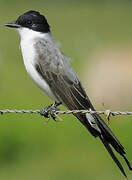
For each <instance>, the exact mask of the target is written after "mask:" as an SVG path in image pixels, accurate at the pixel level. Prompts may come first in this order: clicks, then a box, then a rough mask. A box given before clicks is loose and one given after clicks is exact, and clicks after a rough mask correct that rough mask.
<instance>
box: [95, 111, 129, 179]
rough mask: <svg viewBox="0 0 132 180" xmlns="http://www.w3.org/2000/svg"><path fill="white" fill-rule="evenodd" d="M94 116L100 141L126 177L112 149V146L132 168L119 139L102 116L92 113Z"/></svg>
mask: <svg viewBox="0 0 132 180" xmlns="http://www.w3.org/2000/svg"><path fill="white" fill-rule="evenodd" d="M94 118H95V119H96V122H97V124H98V126H99V128H100V130H101V134H100V135H99V137H100V139H101V141H102V143H103V144H104V146H105V148H106V149H107V151H108V152H109V154H110V155H111V157H112V159H113V160H114V162H115V163H116V164H117V166H118V167H119V169H120V170H121V172H122V173H123V175H124V176H125V177H126V178H127V175H126V173H125V171H124V169H123V167H122V165H121V163H120V162H119V160H118V159H117V157H116V156H115V154H114V152H113V150H112V147H113V148H114V149H115V150H116V151H117V152H118V153H119V154H120V155H121V156H122V157H123V158H124V160H125V162H126V164H127V165H128V167H129V169H130V170H132V166H131V164H130V162H129V161H128V159H127V158H126V156H125V151H124V147H123V146H122V145H121V143H120V142H119V140H118V139H117V138H116V137H115V135H114V134H113V133H112V131H111V130H110V128H109V127H108V126H107V125H106V123H105V122H104V121H103V120H102V118H101V117H100V116H99V115H97V114H94Z"/></svg>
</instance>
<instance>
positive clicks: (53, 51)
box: [5, 10, 132, 177]
mask: <svg viewBox="0 0 132 180" xmlns="http://www.w3.org/2000/svg"><path fill="white" fill-rule="evenodd" d="M5 25H6V26H8V27H11V28H15V29H16V30H17V31H18V32H19V34H20V37H21V43H20V47H21V51H22V55H23V60H24V64H25V67H26V70H27V72H28V74H29V75H30V77H31V78H32V79H33V80H34V81H35V83H36V84H37V85H38V86H39V87H40V88H41V89H42V91H43V92H44V93H45V94H47V95H48V96H49V97H50V98H51V99H53V100H55V101H56V102H57V103H59V104H60V103H62V104H63V105H64V106H66V107H67V108H68V109H69V110H80V109H81V110H82V109H84V110H95V109H94V107H93V105H92V104H91V102H90V100H89V98H88V96H87V94H86V92H85V90H84V88H83V86H82V84H81V82H80V79H79V78H78V76H77V74H76V73H75V71H74V70H73V69H72V67H71V66H70V64H69V62H68V57H67V56H65V55H64V54H63V53H62V52H61V51H60V50H59V48H58V47H57V45H56V43H55V42H54V40H53V39H52V35H51V31H50V26H49V24H48V22H47V20H46V18H45V17H44V16H43V15H41V14H40V13H39V12H37V11H32V10H31V11H28V12H26V13H24V14H22V15H21V16H19V17H18V19H17V20H16V21H15V22H13V23H8V24H5ZM74 116H76V117H77V118H78V119H79V121H80V122H81V123H82V124H83V125H84V126H85V127H86V128H87V129H88V131H89V132H90V133H91V134H92V135H93V136H94V137H99V138H100V140H101V141H102V143H103V144H104V146H105V148H106V149H107V151H108V152H109V154H110V155H111V157H112V159H113V160H114V162H115V163H116V165H117V166H118V167H119V169H120V170H121V172H122V173H123V174H124V176H125V177H127V175H126V173H125V171H124V169H123V167H122V165H121V163H120V162H119V160H118V159H117V157H116V156H115V154H114V152H113V149H115V150H116V151H117V152H118V153H119V154H120V155H121V156H122V157H123V158H124V160H125V162H126V163H127V165H128V167H129V169H130V170H132V166H131V165H130V163H129V161H128V160H127V158H126V157H125V150H124V147H123V146H122V145H121V144H120V142H119V140H118V139H117V138H116V137H115V135H114V134H113V133H112V131H111V130H110V128H109V127H108V126H107V125H106V123H105V122H104V121H103V120H102V118H101V117H100V116H99V115H97V114H89V113H87V114H81V113H78V114H74Z"/></svg>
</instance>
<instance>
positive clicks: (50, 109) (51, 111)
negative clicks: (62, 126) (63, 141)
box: [40, 102, 61, 122]
mask: <svg viewBox="0 0 132 180" xmlns="http://www.w3.org/2000/svg"><path fill="white" fill-rule="evenodd" d="M60 104H61V103H56V102H55V103H53V104H51V105H49V106H46V107H45V108H43V109H42V110H41V111H40V115H42V116H44V117H45V118H48V120H47V122H48V121H49V119H50V117H51V118H52V119H53V120H54V121H56V117H57V116H56V113H55V112H56V111H59V109H58V108H57V106H59V105H60Z"/></svg>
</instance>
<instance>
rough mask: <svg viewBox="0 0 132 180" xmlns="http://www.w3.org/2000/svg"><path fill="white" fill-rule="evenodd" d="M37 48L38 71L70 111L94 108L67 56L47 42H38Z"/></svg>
mask: <svg viewBox="0 0 132 180" xmlns="http://www.w3.org/2000/svg"><path fill="white" fill-rule="evenodd" d="M40 46H41V48H40ZM35 48H36V49H37V54H38V55H37V57H36V59H37V61H36V70H37V71H38V73H39V74H40V75H41V77H42V78H44V79H45V81H46V82H47V84H48V85H49V86H50V88H51V90H52V92H53V93H54V95H55V97H56V98H57V99H58V100H59V101H61V102H62V103H63V104H64V105H65V106H66V107H67V108H68V109H70V110H72V109H89V108H92V105H91V103H90V101H89V99H88V97H87V95H86V93H85V91H84V89H83V87H82V85H81V83H80V80H79V78H78V77H77V75H76V73H75V72H74V70H73V69H72V68H71V66H70V65H69V63H68V61H67V59H66V56H64V54H62V53H61V52H60V50H59V49H58V48H57V47H56V46H54V45H52V44H50V43H49V42H47V41H46V42H45V41H42V40H40V41H38V42H37V43H36V44H35Z"/></svg>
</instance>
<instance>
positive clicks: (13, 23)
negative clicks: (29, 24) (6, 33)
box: [5, 22, 21, 28]
mask: <svg viewBox="0 0 132 180" xmlns="http://www.w3.org/2000/svg"><path fill="white" fill-rule="evenodd" d="M5 26H7V27H11V28H20V27H21V26H20V25H19V24H17V23H16V22H11V23H7V24H5Z"/></svg>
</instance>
